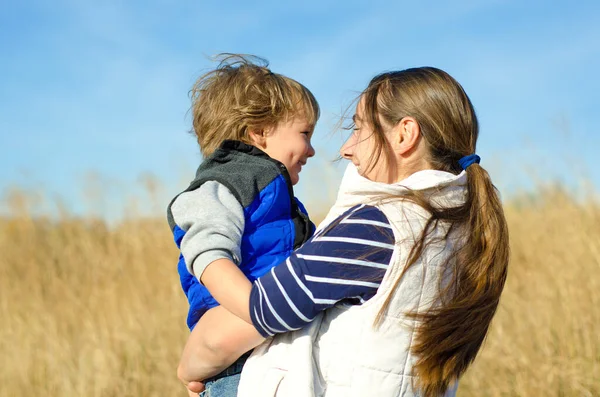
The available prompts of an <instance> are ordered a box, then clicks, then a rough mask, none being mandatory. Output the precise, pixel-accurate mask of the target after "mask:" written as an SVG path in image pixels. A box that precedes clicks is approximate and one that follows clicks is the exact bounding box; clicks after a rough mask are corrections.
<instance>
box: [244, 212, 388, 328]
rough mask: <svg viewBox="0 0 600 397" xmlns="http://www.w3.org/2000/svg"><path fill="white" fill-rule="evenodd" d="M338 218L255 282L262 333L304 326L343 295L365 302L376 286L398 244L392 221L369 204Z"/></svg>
mask: <svg viewBox="0 0 600 397" xmlns="http://www.w3.org/2000/svg"><path fill="white" fill-rule="evenodd" d="M337 221H338V222H337V223H336V221H334V223H333V224H334V225H335V226H333V227H331V228H326V229H325V230H324V231H322V232H320V233H318V234H317V235H315V236H314V237H313V238H312V239H310V240H309V241H308V242H307V243H306V244H304V245H303V246H302V247H301V248H299V249H298V250H297V251H296V252H294V253H293V254H292V256H290V257H289V258H288V259H287V260H286V261H285V262H284V263H281V264H279V265H278V266H276V267H274V268H272V269H271V271H270V272H269V273H267V274H265V275H264V276H262V277H260V278H259V279H258V280H256V281H255V282H254V285H253V286H252V292H251V294H250V316H251V318H252V322H253V324H254V326H255V327H256V329H257V330H258V331H259V332H260V333H261V334H262V335H263V336H265V337H268V336H271V335H274V334H276V333H282V332H287V331H291V330H295V329H300V328H302V327H304V326H306V324H308V323H309V322H311V321H312V320H313V319H314V318H315V316H316V315H317V314H318V313H319V312H321V311H323V310H325V309H327V308H329V307H331V306H333V305H335V304H336V303H338V302H340V301H342V300H347V301H349V302H352V303H356V304H360V303H364V302H365V301H367V300H368V299H370V298H371V297H372V296H373V295H375V293H376V292H377V288H379V285H380V283H381V280H382V279H383V276H384V275H385V272H386V270H387V268H388V266H389V263H390V260H391V257H392V252H393V250H394V233H393V231H392V228H391V226H390V223H389V222H388V220H387V218H386V216H385V215H384V214H383V212H381V211H380V210H379V209H377V208H375V207H372V206H366V205H361V206H357V207H354V208H352V209H350V210H349V211H348V212H346V213H345V214H343V215H341V216H340V217H339V218H338V220H337Z"/></svg>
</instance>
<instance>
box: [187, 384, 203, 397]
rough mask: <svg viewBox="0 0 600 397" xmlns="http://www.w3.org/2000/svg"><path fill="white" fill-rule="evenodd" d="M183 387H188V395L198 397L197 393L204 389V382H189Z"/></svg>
mask: <svg viewBox="0 0 600 397" xmlns="http://www.w3.org/2000/svg"><path fill="white" fill-rule="evenodd" d="M185 387H187V389H188V396H189V397H198V394H200V393H202V392H203V391H204V383H202V382H190V383H188V384H187V385H186V386H185Z"/></svg>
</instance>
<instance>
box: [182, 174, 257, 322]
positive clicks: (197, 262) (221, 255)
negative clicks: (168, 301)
mask: <svg viewBox="0 0 600 397" xmlns="http://www.w3.org/2000/svg"><path fill="white" fill-rule="evenodd" d="M171 211H172V214H173V220H174V221H175V223H176V224H177V225H178V226H179V227H180V228H181V229H183V230H184V231H185V235H184V236H183V238H182V240H181V244H180V248H181V253H182V254H183V257H184V259H185V263H186V265H187V268H188V271H189V272H190V273H191V274H193V275H195V276H196V277H197V278H198V279H199V280H200V281H201V282H202V283H203V284H204V286H206V288H208V290H209V292H210V293H211V295H212V296H213V297H214V298H215V299H216V300H217V302H219V303H220V304H221V305H224V306H225V307H226V308H227V309H228V310H230V311H231V312H232V313H234V314H236V315H238V316H240V317H242V318H244V319H247V320H248V321H249V314H248V304H247V300H245V301H244V303H242V304H240V303H241V302H240V294H244V293H246V294H248V293H249V290H250V288H251V284H250V282H249V281H248V280H247V279H246V277H245V276H244V274H243V273H242V272H241V271H240V270H239V268H238V264H239V263H240V261H241V248H240V247H241V241H242V234H243V232H244V227H245V217H244V209H243V208H242V206H241V204H240V203H239V201H238V200H237V198H236V197H235V196H234V195H233V194H232V193H231V191H230V190H229V189H228V188H227V187H226V186H224V185H222V184H221V183H219V182H216V181H207V182H205V183H204V184H203V185H202V186H200V187H199V188H198V189H196V190H193V191H189V192H185V193H182V194H181V195H179V196H178V197H177V199H176V200H175V201H174V202H173V204H172V206H171ZM242 296H243V295H242Z"/></svg>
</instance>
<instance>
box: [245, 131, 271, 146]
mask: <svg viewBox="0 0 600 397" xmlns="http://www.w3.org/2000/svg"><path fill="white" fill-rule="evenodd" d="M248 135H249V136H250V141H251V142H252V143H253V144H254V146H256V147H257V148H259V149H264V147H265V146H266V144H267V140H266V132H265V130H263V129H258V130H250V132H249V134H248Z"/></svg>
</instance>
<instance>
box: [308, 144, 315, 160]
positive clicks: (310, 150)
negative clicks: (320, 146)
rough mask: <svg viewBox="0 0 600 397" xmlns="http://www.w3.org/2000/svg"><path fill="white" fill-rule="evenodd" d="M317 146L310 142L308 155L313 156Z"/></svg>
mask: <svg viewBox="0 0 600 397" xmlns="http://www.w3.org/2000/svg"><path fill="white" fill-rule="evenodd" d="M315 153H316V152H315V148H314V147H313V145H312V143H309V144H308V151H307V152H306V157H312V156H314V155H315Z"/></svg>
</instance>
